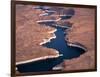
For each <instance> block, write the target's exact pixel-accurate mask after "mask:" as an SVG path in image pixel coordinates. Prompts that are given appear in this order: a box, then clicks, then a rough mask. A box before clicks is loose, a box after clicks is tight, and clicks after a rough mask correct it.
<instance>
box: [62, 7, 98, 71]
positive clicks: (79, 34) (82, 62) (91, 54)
mask: <svg viewBox="0 0 100 77" xmlns="http://www.w3.org/2000/svg"><path fill="white" fill-rule="evenodd" d="M74 10H75V15H74V16H73V17H72V18H71V19H70V20H69V22H71V23H73V25H72V28H71V29H70V31H69V32H68V35H67V36H66V40H67V41H69V42H71V43H75V42H78V43H80V44H82V45H83V46H85V47H86V48H87V50H86V52H85V53H84V54H82V55H81V56H80V57H78V58H73V59H71V60H64V62H63V67H64V68H63V69H62V70H80V69H95V52H96V51H95V40H96V39H95V23H96V22H95V9H93V8H90V9H89V8H74Z"/></svg>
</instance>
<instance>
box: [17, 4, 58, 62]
mask: <svg viewBox="0 0 100 77" xmlns="http://www.w3.org/2000/svg"><path fill="white" fill-rule="evenodd" d="M32 7H33V6H31V5H16V62H21V61H27V60H30V59H34V58H39V57H43V56H57V55H58V51H56V50H54V49H50V48H46V47H42V46H40V45H39V43H41V42H42V41H43V39H45V38H49V37H52V36H53V34H52V33H49V32H50V31H52V30H54V29H53V28H50V27H46V26H41V25H39V24H38V23H36V21H37V20H40V19H42V18H41V17H39V16H38V15H39V14H40V13H42V11H41V10H37V9H36V10H35V9H32Z"/></svg>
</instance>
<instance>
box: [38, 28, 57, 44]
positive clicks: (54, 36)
mask: <svg viewBox="0 0 100 77" xmlns="http://www.w3.org/2000/svg"><path fill="white" fill-rule="evenodd" d="M56 31H57V29H54V30H52V31H49V32H48V33H49V34H53V36H52V37H49V38H48V39H43V42H41V43H39V45H43V44H45V43H47V42H50V41H51V40H52V39H55V38H56V35H55V34H54V32H56Z"/></svg>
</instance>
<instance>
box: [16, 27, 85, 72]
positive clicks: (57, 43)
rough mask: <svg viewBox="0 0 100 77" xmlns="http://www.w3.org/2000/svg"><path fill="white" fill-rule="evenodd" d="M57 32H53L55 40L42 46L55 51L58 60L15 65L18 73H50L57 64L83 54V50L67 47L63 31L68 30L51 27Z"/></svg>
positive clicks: (52, 59)
mask: <svg viewBox="0 0 100 77" xmlns="http://www.w3.org/2000/svg"><path fill="white" fill-rule="evenodd" d="M52 27H54V28H56V29H57V30H56V31H55V32H54V34H55V35H56V38H54V39H51V41H50V42H47V43H45V44H43V45H42V46H44V47H47V48H52V49H56V50H57V51H59V53H60V54H62V56H59V57H58V58H50V59H46V60H39V61H35V62H30V63H26V64H21V65H17V68H18V71H19V72H41V71H52V68H53V67H54V66H56V65H57V64H59V63H61V62H63V60H64V59H72V58H75V57H79V56H80V55H81V54H83V53H84V52H85V50H84V49H82V48H80V47H78V46H69V45H68V43H67V41H66V40H65V36H66V35H67V33H66V34H65V30H66V29H68V28H65V27H61V26H52Z"/></svg>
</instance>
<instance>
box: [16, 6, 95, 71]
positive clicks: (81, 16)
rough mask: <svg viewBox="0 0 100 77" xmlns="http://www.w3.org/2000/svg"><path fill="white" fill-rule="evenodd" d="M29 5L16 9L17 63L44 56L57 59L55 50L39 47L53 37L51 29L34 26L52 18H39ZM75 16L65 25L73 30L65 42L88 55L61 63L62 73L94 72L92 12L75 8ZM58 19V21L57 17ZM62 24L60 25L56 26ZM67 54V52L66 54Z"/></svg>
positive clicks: (93, 21)
mask: <svg viewBox="0 0 100 77" xmlns="http://www.w3.org/2000/svg"><path fill="white" fill-rule="evenodd" d="M32 7H33V6H31V5H21V6H19V5H17V6H16V62H21V61H27V60H30V59H35V58H39V57H44V56H57V55H59V53H58V51H56V50H55V49H50V48H46V47H43V46H40V45H39V43H41V42H42V41H43V39H45V38H50V37H52V36H53V34H52V33H49V32H50V31H52V30H54V28H51V27H46V26H41V25H39V24H37V23H36V21H37V20H40V19H54V18H53V17H52V16H47V17H39V14H41V13H43V11H41V10H37V9H32ZM74 10H75V15H74V16H73V17H72V18H71V19H68V20H64V24H65V23H66V24H71V25H72V27H71V29H70V31H69V32H68V35H67V36H66V37H65V39H66V40H67V41H69V42H71V43H75V42H77V43H80V44H82V45H83V46H85V47H86V48H87V51H86V52H85V53H84V54H82V55H81V56H80V57H77V58H73V59H70V60H64V62H63V63H61V66H62V67H63V69H62V70H67V71H68V70H80V69H94V68H95V52H96V51H95V9H92V8H90V9H89V8H74ZM56 18H58V17H56ZM59 23H61V22H59ZM69 52H70V51H69Z"/></svg>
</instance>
